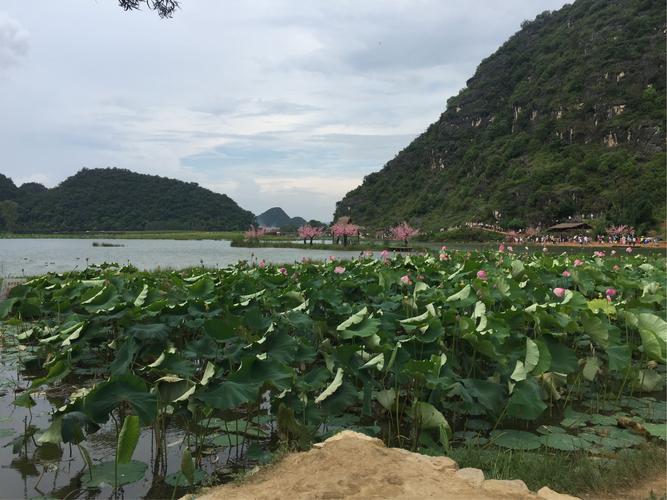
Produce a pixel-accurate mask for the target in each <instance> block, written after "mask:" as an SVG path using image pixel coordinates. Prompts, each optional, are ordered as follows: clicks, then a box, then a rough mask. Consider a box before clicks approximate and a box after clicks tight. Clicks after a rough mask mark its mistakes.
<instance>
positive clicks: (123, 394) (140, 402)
mask: <svg viewBox="0 0 667 500" xmlns="http://www.w3.org/2000/svg"><path fill="white" fill-rule="evenodd" d="M121 403H128V404H129V405H130V407H131V408H132V409H133V410H134V412H135V413H136V414H137V416H138V417H139V419H140V422H141V425H149V424H150V423H151V422H153V420H155V416H156V415H157V397H156V395H155V394H151V393H150V392H149V391H148V388H147V387H146V383H145V382H144V381H143V380H142V379H140V378H139V377H137V376H135V375H131V374H126V375H120V376H117V377H112V378H111V379H110V380H109V381H107V382H102V383H100V384H97V385H96V386H95V387H94V388H93V389H92V390H91V391H90V392H89V393H88V394H87V395H86V396H84V398H83V411H84V413H86V414H87V415H88V416H89V417H90V418H91V419H92V420H93V421H94V422H96V423H104V422H106V421H107V420H108V419H109V415H110V414H111V411H112V410H113V409H114V408H116V407H117V406H118V405H120V404H121Z"/></svg>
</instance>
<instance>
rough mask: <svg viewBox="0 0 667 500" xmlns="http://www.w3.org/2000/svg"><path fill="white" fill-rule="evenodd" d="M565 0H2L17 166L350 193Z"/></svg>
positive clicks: (299, 209)
mask: <svg viewBox="0 0 667 500" xmlns="http://www.w3.org/2000/svg"><path fill="white" fill-rule="evenodd" d="M565 3H566V2H564V1H562V0H504V1H502V2H499V1H497V0H467V1H462V0H363V1H362V0H356V1H353V0H243V1H241V0H232V1H224V2H223V1H220V0H182V1H181V8H180V9H179V10H178V11H177V12H176V14H175V16H174V17H173V18H172V19H168V20H163V19H160V18H159V17H158V16H157V14H155V13H154V12H151V11H148V10H147V9H144V10H142V11H140V12H131V13H128V12H124V11H123V10H122V9H121V8H119V7H118V5H117V2H116V1H115V0H57V1H54V0H30V1H27V0H0V152H1V153H0V173H3V174H5V175H7V176H9V177H11V178H12V179H14V182H16V183H17V184H18V185H20V184H22V183H24V182H32V181H35V182H40V183H42V184H44V185H46V186H48V187H53V186H56V185H57V184H59V183H60V182H62V181H63V180H64V179H65V178H67V177H68V176H70V175H73V174H75V173H76V172H77V171H79V170H80V169H81V168H83V167H87V168H97V167H118V168H126V169H129V170H133V171H135V172H142V173H148V174H156V175H161V176H165V177H172V178H177V179H181V180H185V181H190V182H197V183H199V184H200V185H201V186H203V187H206V188H208V189H211V190H213V191H216V192H220V193H225V194H227V195H228V196H230V197H231V198H233V199H234V200H235V201H236V202H237V203H238V204H239V205H240V206H241V207H243V208H245V209H247V210H251V211H252V212H254V213H255V214H259V213H261V212H263V211H264V210H266V209H268V208H270V207H274V206H280V207H282V208H283V209H285V211H286V212H287V213H288V214H289V215H290V216H297V215H298V216H301V217H304V218H306V219H312V218H314V219H318V220H322V221H330V220H331V218H332V214H333V211H334V208H335V203H336V201H338V200H340V199H341V198H342V197H343V196H344V195H345V193H346V192H348V191H349V190H351V189H353V188H355V187H356V186H358V185H359V184H360V183H361V181H362V180H363V177H364V176H365V175H368V174H369V173H371V172H374V171H378V170H380V169H381V168H382V166H383V165H384V164H385V163H386V162H387V161H388V160H390V159H392V158H393V157H394V156H395V155H396V154H397V153H398V152H399V151H400V150H401V149H403V148H405V147H406V146H407V145H408V144H409V143H410V141H411V140H412V139H414V138H415V137H416V136H418V135H419V134H420V133H422V132H423V131H424V130H426V128H427V127H428V125H429V124H430V123H432V122H434V121H436V120H437V119H438V117H439V116H440V114H441V113H442V112H443V111H444V110H445V107H446V101H447V99H448V98H449V97H451V96H452V95H456V94H457V93H458V92H459V90H461V89H462V88H463V87H465V82H466V80H468V79H469V78H470V77H471V76H472V75H473V74H474V71H475V69H476V67H477V65H478V64H479V62H480V61H481V60H482V59H483V58H485V57H487V56H489V55H491V54H492V53H493V52H494V51H495V50H496V49H497V48H498V47H499V46H500V45H501V44H502V43H503V42H504V41H505V40H507V38H509V37H510V36H511V35H512V34H513V33H515V32H516V31H517V30H518V29H519V26H520V23H521V21H523V20H524V19H533V18H534V17H535V16H536V15H538V14H539V13H541V12H542V11H544V10H554V9H558V8H560V7H561V6H563V5H564V4H565Z"/></svg>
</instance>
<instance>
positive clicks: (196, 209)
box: [0, 168, 255, 232]
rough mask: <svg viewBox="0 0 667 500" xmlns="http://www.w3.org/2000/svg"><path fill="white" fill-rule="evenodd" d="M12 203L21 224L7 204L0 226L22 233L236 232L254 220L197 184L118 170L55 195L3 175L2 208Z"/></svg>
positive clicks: (81, 177)
mask: <svg viewBox="0 0 667 500" xmlns="http://www.w3.org/2000/svg"><path fill="white" fill-rule="evenodd" d="M7 200H9V201H13V202H15V203H16V204H18V206H17V210H16V212H17V214H16V215H17V219H16V222H15V223H13V222H12V221H11V220H10V221H7V220H6V219H7V218H8V213H7V210H8V204H7V203H2V207H0V208H1V209H2V210H0V226H2V225H4V227H2V229H5V230H6V229H8V228H7V222H9V223H10V225H14V226H15V227H14V228H13V229H15V230H16V231H19V232H62V231H135V230H162V229H165V230H237V229H247V228H248V226H249V225H250V224H252V223H253V222H254V220H255V216H254V215H253V214H252V213H251V212H248V211H247V210H243V209H242V208H240V207H239V206H238V205H237V204H236V203H235V202H234V200H232V199H231V198H229V197H228V196H226V195H224V194H218V193H214V192H212V191H209V190H208V189H204V188H202V187H200V186H199V185H197V184H195V183H191V182H190V183H189V182H182V181H178V180H174V179H167V178H165V177H158V176H155V175H145V174H137V173H134V172H130V171H129V170H122V169H117V168H101V169H83V170H81V171H80V172H78V173H77V174H76V175H73V176H72V177H69V178H68V179H66V180H65V181H63V182H62V183H61V184H60V185H58V186H57V187H54V188H52V189H46V188H44V187H43V186H41V185H39V184H34V183H30V184H24V185H22V186H21V187H16V186H15V185H14V183H13V182H12V181H11V179H8V178H7V177H5V176H2V175H0V202H3V201H7ZM9 206H10V208H11V204H9ZM3 215H4V217H3ZM11 218H12V217H11V214H9V219H11Z"/></svg>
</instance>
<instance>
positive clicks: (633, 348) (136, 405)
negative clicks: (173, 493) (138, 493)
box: [0, 249, 667, 488]
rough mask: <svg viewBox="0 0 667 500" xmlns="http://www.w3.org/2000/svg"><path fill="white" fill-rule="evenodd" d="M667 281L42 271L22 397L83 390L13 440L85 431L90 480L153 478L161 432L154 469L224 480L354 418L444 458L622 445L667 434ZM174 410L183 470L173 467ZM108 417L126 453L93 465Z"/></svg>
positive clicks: (372, 267)
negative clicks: (144, 446) (227, 454)
mask: <svg viewBox="0 0 667 500" xmlns="http://www.w3.org/2000/svg"><path fill="white" fill-rule="evenodd" d="M565 271H567V272H565ZM665 278H666V273H665V262H664V261H663V260H660V259H655V258H651V257H647V256H640V255H637V256H629V255H623V256H619V257H609V258H606V259H605V258H601V257H593V258H583V257H582V256H578V258H576V259H575V258H574V257H571V256H568V255H566V254H562V255H557V256H551V255H548V254H540V255H528V254H523V255H516V254H512V253H506V252H474V253H470V252H451V253H450V252H447V251H446V250H444V249H443V250H442V251H441V252H440V254H439V255H435V256H434V255H423V256H414V255H413V256H397V257H394V258H390V256H389V255H388V254H383V255H382V256H381V258H380V259H379V260H375V259H372V258H369V257H366V258H360V259H356V260H352V261H345V262H344V263H342V262H337V261H334V260H329V261H327V262H306V263H299V264H294V265H285V266H280V267H278V266H271V265H263V266H261V267H260V266H256V267H252V266H248V265H246V264H238V265H236V266H232V267H228V268H225V269H221V270H215V271H205V270H202V269H198V270H192V271H189V272H155V273H147V272H139V271H138V270H137V269H135V268H132V267H119V266H106V267H104V268H91V269H87V270H85V271H81V272H73V273H67V274H48V275H45V276H40V277H38V278H35V279H32V280H30V281H28V282H26V283H24V284H23V285H20V286H17V287H15V288H14V289H13V290H12V291H11V292H10V294H9V298H8V299H7V300H5V301H2V302H0V319H3V320H4V322H3V325H4V326H3V328H4V330H5V331H6V332H10V331H12V332H14V333H13V336H14V338H15V340H16V342H17V343H18V344H19V345H20V346H21V348H22V349H23V350H24V351H28V352H29V353H30V358H29V359H30V361H29V363H30V365H32V366H36V367H37V368H38V369H39V370H40V375H39V376H38V377H37V378H35V379H33V380H32V382H31V384H30V385H29V387H27V388H25V389H26V390H25V391H23V392H22V393H20V394H17V398H16V400H15V402H14V404H15V405H21V406H24V407H29V406H30V405H31V404H34V401H33V396H34V395H35V393H39V392H41V391H46V392H47V394H48V393H49V391H53V390H55V389H57V388H61V389H62V388H65V389H66V390H64V391H62V392H63V394H64V396H63V398H64V401H63V403H62V404H60V405H58V407H57V409H55V410H54V412H53V414H52V416H51V425H50V427H49V428H47V429H37V428H31V429H27V430H26V432H25V433H24V435H22V436H19V437H14V442H13V443H14V449H15V451H16V452H17V453H21V449H22V448H25V446H26V440H27V439H28V436H29V437H30V439H32V438H33V437H34V439H35V440H36V442H37V443H39V444H40V445H46V444H47V443H50V444H52V445H56V446H61V444H62V443H69V444H70V445H72V447H73V448H74V449H76V450H78V452H79V453H80V454H81V456H82V457H83V460H84V462H85V463H87V464H88V470H87V472H86V473H85V474H84V476H83V477H82V480H83V486H84V487H88V488H94V487H98V486H99V485H101V484H108V485H111V486H113V487H114V488H118V487H119V486H121V485H123V484H126V483H130V482H132V481H137V480H139V479H141V478H142V477H144V473H145V470H146V464H145V463H142V462H141V461H138V460H135V459H134V452H135V450H136V449H137V444H138V442H139V439H140V438H139V436H140V434H141V431H142V429H147V428H149V429H150V430H151V432H152V442H153V444H154V446H155V455H156V457H157V459H156V460H157V462H158V464H160V463H162V465H163V467H162V468H160V467H155V470H157V471H160V470H161V471H162V478H163V479H164V481H166V483H167V484H169V485H178V486H184V487H188V488H192V487H194V486H196V485H198V484H201V483H202V482H211V481H215V480H216V479H215V478H212V477H211V471H210V470H206V468H205V467H203V465H202V464H203V462H204V460H205V459H206V457H210V456H212V455H214V454H215V453H216V452H217V451H218V450H221V449H227V450H234V453H235V456H236V457H238V458H241V457H251V458H252V459H256V460H257V461H261V462H266V461H267V460H270V453H271V452H272V451H274V450H276V449H277V447H278V444H279V443H282V444H283V445H286V446H288V447H291V448H307V447H308V446H310V445H311V443H313V442H315V441H318V440H320V439H323V438H324V437H326V436H328V435H330V434H332V433H333V432H335V431H336V430H339V429H341V428H350V429H354V430H358V431H360V432H364V433H367V434H370V435H375V436H378V437H381V438H382V439H384V440H385V441H386V442H387V443H389V444H391V445H394V446H401V447H405V448H409V449H415V450H420V451H422V452H426V453H431V454H434V453H435V454H438V453H439V454H443V453H447V452H448V451H449V450H450V449H451V447H452V446H458V445H460V444H465V443H468V444H476V445H479V446H485V447H491V446H496V447H504V448H510V449H517V450H537V449H544V450H556V451H562V452H570V451H576V452H582V451H584V452H587V453H591V454H596V455H601V456H605V457H608V456H609V455H610V454H613V453H614V452H616V451H617V450H622V449H624V448H628V447H633V446H637V445H639V444H641V443H645V442H646V441H651V440H664V439H665V432H664V428H665V421H666V420H667V406H666V404H665V402H664V401H659V400H656V399H653V398H651V397H649V396H647V393H652V392H654V391H658V390H660V389H662V388H663V386H664V379H665V358H666V351H667V323H666V322H665V321H664V320H663V317H664V315H665V308H664V307H665V306H664V305H665V288H664V283H665ZM612 290H613V292H612ZM20 362H21V363H23V364H24V365H26V364H27V363H28V359H27V358H26V359H21V360H20ZM175 423H177V424H178V425H180V426H181V428H182V429H183V436H182V440H181V441H179V442H178V443H177V446H178V448H179V450H180V454H181V466H180V472H173V469H172V472H171V473H170V474H167V468H166V466H164V462H166V450H167V448H168V447H170V444H168V443H167V429H168V428H169V426H170V425H173V424H175ZM101 429H106V430H107V431H110V432H111V434H112V435H113V436H115V438H114V439H115V443H116V453H115V457H109V460H107V461H105V462H103V463H97V464H94V463H92V462H91V460H90V457H89V456H88V450H87V446H88V441H89V440H90V438H91V437H94V436H95V434H96V433H98V432H99V431H100V430H101ZM4 434H5V435H7V437H8V438H9V437H12V436H11V435H9V434H7V433H6V432H5V433H4ZM253 457H254V458H253ZM161 461H162V462H161ZM221 467H222V464H221Z"/></svg>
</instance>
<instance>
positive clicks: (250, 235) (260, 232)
mask: <svg viewBox="0 0 667 500" xmlns="http://www.w3.org/2000/svg"><path fill="white" fill-rule="evenodd" d="M265 233H266V229H264V228H263V227H255V226H253V225H250V228H249V229H248V230H247V231H246V232H245V233H244V236H245V239H246V240H258V239H259V238H261V237H262V236H264V234H265Z"/></svg>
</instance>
